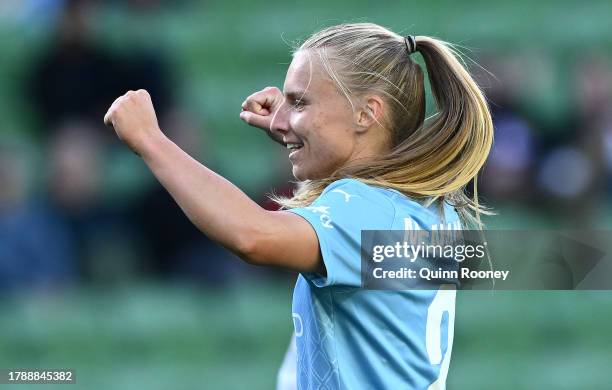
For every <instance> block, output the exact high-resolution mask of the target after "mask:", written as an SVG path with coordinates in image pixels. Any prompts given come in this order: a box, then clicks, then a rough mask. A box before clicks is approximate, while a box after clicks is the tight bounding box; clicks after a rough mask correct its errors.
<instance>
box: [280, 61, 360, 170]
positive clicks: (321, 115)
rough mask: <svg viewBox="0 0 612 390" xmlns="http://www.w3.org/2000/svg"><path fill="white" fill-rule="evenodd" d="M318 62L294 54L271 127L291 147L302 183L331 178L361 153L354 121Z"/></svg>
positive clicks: (291, 153)
mask: <svg viewBox="0 0 612 390" xmlns="http://www.w3.org/2000/svg"><path fill="white" fill-rule="evenodd" d="M317 57H318V56H316V55H313V54H312V53H308V52H306V51H299V52H297V53H296V54H295V56H294V58H293V61H292V62H291V65H290V66H289V69H288V71H287V76H286V78H285V85H284V94H285V102H284V103H283V105H282V106H281V107H280V108H279V110H278V111H277V112H276V114H275V117H274V119H273V121H272V124H271V127H272V129H273V130H275V131H278V132H280V133H281V134H282V135H283V141H284V142H285V143H287V144H288V147H289V148H290V149H289V152H290V153H289V160H290V161H291V164H292V166H293V175H294V176H295V178H296V179H298V180H306V179H321V178H325V177H328V176H330V175H331V174H332V173H333V172H334V171H335V170H336V169H338V168H340V167H343V166H345V165H346V164H347V163H348V162H349V161H351V160H352V159H354V158H355V157H357V156H358V155H359V154H360V152H361V148H360V147H359V143H360V142H359V139H358V138H359V136H358V132H357V131H356V129H357V122H356V121H355V118H356V116H355V114H354V113H353V110H352V108H351V106H350V104H349V102H348V100H347V99H346V97H345V96H344V95H343V94H342V93H341V92H340V91H339V90H338V88H337V87H336V85H335V83H334V82H333V80H332V79H331V78H330V77H329V76H328V75H327V73H326V72H325V71H324V70H323V69H322V67H321V65H320V64H319V62H318V60H317Z"/></svg>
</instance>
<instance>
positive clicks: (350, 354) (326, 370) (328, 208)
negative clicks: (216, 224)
mask: <svg viewBox="0 0 612 390" xmlns="http://www.w3.org/2000/svg"><path fill="white" fill-rule="evenodd" d="M290 211H291V212H293V213H295V214H297V215H300V216H302V217H303V218H305V219H306V220H307V221H308V222H309V223H310V224H311V225H312V227H313V228H314V230H315V231H316V234H317V236H318V239H319V245H320V248H321V253H322V257H323V262H324V263H325V268H326V270H327V273H326V275H325V276H323V275H319V274H300V275H299V277H298V280H297V283H296V286H295V290H294V295H293V322H294V326H295V336H296V343H297V356H298V362H297V382H298V388H299V389H304V390H305V389H329V390H331V389H351V390H354V389H376V390H381V389H394V390H397V389H427V388H432V389H433V388H437V389H443V388H444V380H445V375H442V376H443V377H442V378H439V377H440V373H441V368H442V367H443V365H444V363H443V361H444V360H445V359H444V358H447V359H446V360H448V358H450V353H451V348H452V329H451V328H450V327H451V326H452V324H453V323H454V293H455V291H454V290H453V291H452V296H448V295H443V296H441V297H440V299H438V300H437V301H436V302H437V303H438V304H437V305H435V307H437V308H440V307H442V308H443V310H445V311H443V312H441V313H442V314H441V316H440V317H439V318H438V317H435V316H434V317H432V318H438V320H437V322H435V321H434V323H432V324H429V325H428V324H427V320H428V310H429V309H430V306H432V302H433V301H434V298H435V297H436V294H437V293H438V291H436V290H398V291H391V290H366V289H363V288H362V287H361V273H360V271H361V258H360V244H361V243H360V241H361V230H398V229H399V230H403V229H405V228H410V229H422V230H431V229H457V228H459V227H460V223H459V218H458V216H457V214H456V212H455V211H454V210H453V208H452V207H450V206H445V211H444V212H445V219H444V222H445V224H444V225H442V221H443V220H442V218H441V216H440V215H439V214H438V210H437V208H436V207H435V206H432V207H430V208H425V207H423V206H422V205H420V204H419V203H417V202H415V201H412V200H410V199H409V198H407V197H406V196H404V195H402V194H401V193H399V192H397V191H394V190H389V189H383V188H378V187H373V186H369V185H366V184H364V183H362V182H360V181H358V180H354V179H343V180H338V181H336V182H334V183H332V184H331V185H329V186H328V187H327V188H326V189H325V191H324V192H323V193H322V194H321V196H320V197H319V198H317V199H316V200H315V201H314V202H313V203H312V204H311V205H310V206H308V207H302V208H296V209H292V210H290ZM449 292H450V291H446V292H445V293H449ZM442 298H443V299H446V300H449V299H450V301H447V302H446V306H444V305H445V304H444V302H443V301H442ZM439 303H442V306H440V305H439ZM448 305H450V306H448ZM445 307H446V309H444V308H445ZM430 311H431V310H430ZM431 315H432V314H431V313H430V316H431ZM428 326H429V327H428ZM431 329H433V333H432V334H433V335H434V336H435V337H430V339H431V340H435V339H437V340H438V343H439V347H438V350H439V351H440V352H441V356H439V357H440V358H438V359H436V358H435V356H434V355H435V353H434V354H433V355H432V352H431V351H430V352H429V353H428V350H427V345H426V333H427V332H428V331H431ZM431 340H430V343H431ZM434 349H435V348H434ZM432 356H433V360H435V361H434V362H433V364H432ZM446 367H448V361H447V362H446ZM446 369H447V368H446ZM436 381H437V382H436ZM434 382H436V385H434V386H431V385H432V383H434ZM430 386H431V387H430Z"/></svg>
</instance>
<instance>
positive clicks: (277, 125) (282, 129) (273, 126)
mask: <svg viewBox="0 0 612 390" xmlns="http://www.w3.org/2000/svg"><path fill="white" fill-rule="evenodd" d="M270 130H271V131H272V132H278V133H281V134H284V133H286V132H288V131H289V109H288V104H287V100H286V99H285V100H283V103H282V104H281V105H280V107H279V108H278V110H276V112H275V113H274V115H273V116H272V121H271V122H270Z"/></svg>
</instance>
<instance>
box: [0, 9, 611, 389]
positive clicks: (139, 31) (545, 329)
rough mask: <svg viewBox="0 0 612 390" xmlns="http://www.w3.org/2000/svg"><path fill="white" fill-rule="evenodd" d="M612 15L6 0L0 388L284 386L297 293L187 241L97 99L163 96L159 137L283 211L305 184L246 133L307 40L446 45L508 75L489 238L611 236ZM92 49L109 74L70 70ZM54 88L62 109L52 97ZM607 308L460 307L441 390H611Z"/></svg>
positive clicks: (515, 303)
mask: <svg viewBox="0 0 612 390" xmlns="http://www.w3.org/2000/svg"><path fill="white" fill-rule="evenodd" d="M610 15H612V3H610V2H609V1H589V2H578V1H557V2H534V1H524V0H521V1H512V2H511V1H504V2H485V1H464V2H454V1H429V2H385V3H381V2H365V1H351V2H347V1H337V2H329V1H320V0H316V1H308V2H296V3H287V2H277V3H274V2H266V3H253V2H250V1H235V2H231V3H228V2H220V1H203V2H198V1H187V0H182V1H176V2H174V1H172V2H171V1H162V0H159V1H155V0H133V1H59V0H57V1H53V0H38V1H37V0H31V1H20V0H5V1H3V2H2V3H1V4H0V52H1V53H2V55H1V56H0V85H2V88H0V118H2V121H0V162H1V164H0V179H1V182H2V183H4V184H2V185H1V186H2V188H1V189H0V294H1V298H0V312H2V313H3V315H2V316H1V317H0V334H1V336H0V350H1V351H2V353H0V368H22V367H23V368H25V367H32V368H36V367H38V368H52V367H68V368H74V369H76V371H77V383H78V384H77V385H76V386H65V387H66V388H75V387H76V388H83V389H108V388H119V389H123V388H125V389H167V388H177V389H179V388H180V389H196V388H204V389H245V388H248V389H270V388H273V387H274V383H275V376H276V371H277V369H278V367H279V365H280V363H281V361H282V358H283V355H284V352H285V350H286V347H287V344H288V341H289V338H290V335H291V331H292V324H291V316H290V313H291V293H292V287H293V281H294V279H295V275H292V274H289V273H284V272H281V271H267V270H261V269H257V268H255V267H248V266H243V265H242V264H240V263H239V261H238V260H237V259H236V258H234V257H233V256H230V255H228V254H226V253H224V252H223V251H221V250H220V249H219V248H217V247H215V246H214V245H213V244H212V243H210V242H208V241H205V240H204V239H203V238H200V237H198V236H197V232H194V230H193V228H190V227H189V226H186V225H188V223H186V222H185V221H184V220H185V218H184V217H183V216H182V215H181V214H180V210H178V209H177V208H176V207H175V206H173V205H172V202H171V200H168V199H167V198H164V195H163V191H160V190H159V185H158V184H157V183H156V182H155V181H154V179H153V178H152V176H151V175H150V174H149V173H148V172H147V170H146V168H145V167H144V164H142V162H141V161H140V160H139V159H138V158H137V157H136V156H134V155H133V154H131V153H130V152H129V151H127V150H126V149H125V148H124V147H123V146H122V145H120V143H119V141H117V140H116V139H114V137H113V136H112V134H109V133H108V130H107V129H104V128H103V127H102V126H101V121H102V116H103V114H104V111H105V109H106V107H108V105H110V103H111V102H112V98H110V100H106V101H103V102H99V101H94V100H95V99H93V98H91V97H90V96H89V95H88V94H87V93H86V92H87V90H88V89H93V88H94V87H95V88H98V87H100V88H102V87H105V86H108V84H109V83H108V82H107V80H106V79H104V77H107V73H108V74H110V75H111V79H113V80H112V81H113V83H114V81H116V80H114V79H120V80H119V81H121V82H124V83H123V84H122V83H117V84H113V88H116V90H113V89H112V88H110V87H109V91H110V92H109V94H110V95H109V96H118V95H112V93H116V91H125V90H127V89H130V88H131V89H136V88H147V89H149V90H153V91H158V92H159V93H158V94H153V99H154V101H155V102H156V105H157V104H158V103H159V106H160V108H161V107H164V108H163V110H162V112H164V113H165V114H162V115H161V118H160V120H161V121H162V128H163V129H164V131H166V132H167V133H168V134H169V136H171V137H172V138H173V139H174V140H175V141H176V142H177V143H178V144H179V145H181V146H183V147H184V148H185V149H187V150H189V151H190V153H192V154H193V155H195V156H197V157H198V158H199V159H200V160H201V161H203V162H205V163H206V164H207V165H208V166H210V167H212V168H213V169H215V170H216V171H217V172H219V173H221V174H222V175H224V176H226V177H227V178H229V179H230V180H232V181H233V182H234V183H236V184H237V185H238V186H239V187H240V188H242V189H244V190H245V192H247V193H248V194H249V195H250V196H252V197H253V198H254V199H256V200H258V201H259V202H260V203H262V205H265V206H266V207H268V206H269V205H268V204H267V203H266V201H265V194H266V193H267V192H269V191H271V190H272V189H275V190H277V191H284V190H286V187H287V185H286V183H287V182H288V181H289V180H290V179H291V177H290V171H289V168H288V164H287V161H286V156H285V151H284V150H283V149H282V148H280V147H279V146H278V145H275V144H273V143H272V142H270V141H269V140H268V139H267V138H266V137H265V135H263V134H262V133H261V132H260V131H258V130H255V129H252V128H249V127H248V126H246V125H244V124H243V123H242V122H241V121H240V120H239V119H238V113H239V111H240V104H241V102H242V101H243V100H244V98H245V97H246V96H248V95H249V94H251V93H253V92H254V91H256V90H259V89H261V88H263V87H265V86H268V85H275V86H279V87H282V83H283V80H284V74H285V71H286V68H287V66H288V64H289V62H290V61H291V56H290V50H291V46H292V42H295V41H299V40H300V39H303V38H305V37H307V36H308V34H310V33H311V32H313V31H315V30H317V29H319V28H322V27H324V26H328V25H332V24H337V23H341V22H348V21H371V22H375V23H379V24H381V25H384V26H386V27H389V28H391V29H393V30H394V31H397V32H402V33H405V34H414V35H431V36H436V37H439V38H441V39H444V40H448V41H450V42H453V43H457V44H459V45H462V47H463V48H464V49H463V50H464V51H465V53H466V54H468V55H469V56H470V57H471V58H473V59H474V60H475V61H476V62H478V63H480V64H481V65H482V66H484V67H485V68H486V69H487V70H488V71H489V72H491V73H492V74H493V75H494V76H492V75H490V74H488V73H487V72H485V71H484V70H483V69H481V68H478V67H477V66H474V65H473V64H472V65H471V66H470V70H471V71H472V72H473V74H474V75H475V77H476V78H477V79H478V81H479V82H480V84H481V85H482V86H483V88H484V90H485V93H487V95H488V96H489V98H490V100H491V104H492V109H493V111H494V119H495V121H496V137H497V141H496V149H495V150H494V152H493V154H492V156H491V160H490V163H489V164H488V165H487V167H486V169H485V172H484V173H483V176H482V181H481V189H482V191H483V194H484V199H485V201H486V203H487V204H489V205H490V206H491V207H492V208H494V209H495V210H496V211H497V213H498V215H497V216H496V217H493V218H490V219H489V220H488V224H489V226H490V227H493V228H521V229H538V228H556V227H568V226H569V227H572V228H595V227H598V228H603V229H605V228H607V227H609V226H610V224H611V222H612V210H611V201H610V192H611V191H610V190H611V188H612V187H611V186H610V171H611V167H612V115H611V109H610V108H611V107H612V92H611V91H612V81H611V80H612V76H611V75H612V66H611V63H612V62H611V59H610V58H611V56H612V24H611V23H610V22H609V19H610ZM75 42H77V43H75ZM73 45H77V46H73ZM79 45H81V46H79ZM82 46H86V47H89V48H95V50H94V52H95V53H98V54H97V55H100V56H103V57H104V60H100V61H99V62H95V65H91V64H90V63H89V62H86V61H85V65H83V62H82V59H79V58H78V56H77V55H75V57H77V59H76V60H75V59H74V58H73V56H72V55H71V53H74V52H78V51H77V50H74V51H72V50H71V48H73V47H79V50H81V49H80V48H82ZM62 47H63V48H64V49H63V50H64V51H62V49H61V48H62ZM66 48H68V50H67V51H66ZM50 53H63V54H61V55H59V57H54V54H50ZM66 53H68V54H66ZM89 53H90V54H88V55H89V57H88V58H92V57H95V56H92V55H91V52H89ZM100 53H103V54H100ZM58 58H60V59H59V60H58ZM96 58H97V57H96ZM53 61H55V62H54V64H55V66H50V65H49V63H51V62H53ZM105 61H106V62H105ZM41 64H46V65H44V66H43V65H41ZM62 64H69V66H70V67H68V65H66V66H65V67H64V65H62ZM88 64H89V65H88ZM104 64H108V66H107V65H104ZM470 64H471V63H470V62H469V61H468V65H470ZM110 68H112V69H113V71H110V72H108V70H109V69H110ZM65 69H77V70H79V71H80V70H81V69H85V70H86V71H83V72H82V73H78V72H77V73H78V74H79V77H80V78H79V77H76V76H75V77H72V76H73V75H72V74H68V75H66V73H70V72H68V71H65ZM92 69H96V70H97V71H98V72H99V73H96V72H93V71H92ZM114 69H117V73H113V72H114ZM126 69H128V70H127V71H126ZM87 72H89V73H87ZM92 72H93V73H92ZM92 74H93V76H92ZM84 75H85V76H84ZM126 75H127V76H126ZM113 76H114V77H113ZM54 80H55V81H57V80H59V81H58V83H59V85H60V87H61V88H59V87H57V86H55V87H54V88H55V90H58V89H60V90H63V91H61V92H63V94H62V93H59V92H58V93H57V94H53V93H52V94H49V95H48V96H47V95H46V92H48V91H49V89H50V88H51V87H49V86H48V84H47V83H50V82H53V81H54ZM160 80H161V81H160ZM64 81H65V84H64ZM162 81H163V82H162ZM52 85H55V84H52ZM64 89H65V90H64ZM45 91H46V92H45ZM94 92H95V90H94ZM119 93H122V92H119ZM71 96H74V99H77V100H78V98H77V96H79V97H81V99H83V101H84V102H85V101H87V99H92V102H91V104H90V105H88V106H85V105H84V106H79V105H78V104H77V105H75V104H74V103H75V102H74V101H70V100H71ZM62 99H67V100H66V101H63V100H62ZM77 103H78V102H77ZM66 106H70V107H72V108H71V110H68V109H67V110H66V111H65V112H64V111H62V112H58V108H57V107H66ZM429 107H430V111H431V110H433V108H432V106H431V104H430V105H429ZM81 137H83V138H81ZM66 145H68V146H66ZM71 148H72V149H71ZM78 150H81V151H82V150H86V151H88V152H87V153H80V154H79V152H78ZM75 166H76V167H78V166H84V167H86V168H90V169H88V170H84V171H81V170H78V169H76V168H75ZM54 183H55V184H54ZM57 183H60V184H57ZM162 210H163V212H162ZM158 211H159V213H158ZM190 229H191V230H190ZM75 232H76V233H75ZM176 232H178V233H176ZM176 243H180V245H179V244H176ZM162 254H163V256H162ZM611 305H612V294H610V293H609V292H607V291H602V292H462V293H460V294H459V296H458V302H457V311H456V313H457V314H456V329H455V343H454V348H453V359H452V360H451V368H450V373H449V377H448V388H449V389H541V388H555V389H608V388H610V382H611V381H612V376H611V375H610V372H609V367H610V365H611V364H612V335H611V333H610V329H612V311H611V310H609V307H611ZM3 386H4V387H8V386H7V385H0V388H2V387H3ZM30 387H31V388H38V387H37V386H26V385H22V386H21V387H20V388H24V389H27V388H30ZM54 387H60V386H50V388H54Z"/></svg>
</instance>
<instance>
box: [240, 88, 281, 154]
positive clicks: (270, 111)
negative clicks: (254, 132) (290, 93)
mask: <svg viewBox="0 0 612 390" xmlns="http://www.w3.org/2000/svg"><path fill="white" fill-rule="evenodd" d="M284 100H285V97H284V96H283V93H282V92H281V90H280V89H278V88H276V87H266V88H264V89H262V90H261V91H259V92H255V93H254V94H252V95H251V96H249V97H247V98H246V100H245V101H244V102H243V103H242V112H241V113H240V119H242V120H243V121H245V122H246V123H248V124H249V125H251V126H255V127H258V128H260V129H262V130H265V131H266V133H267V134H268V135H269V136H270V138H272V139H273V140H274V141H276V142H278V143H280V144H282V145H285V143H284V142H283V135H282V134H280V133H279V132H277V131H275V130H273V129H271V128H270V125H271V124H272V120H273V118H274V116H275V115H276V113H277V111H278V109H279V108H280V107H281V106H282V104H283V102H284Z"/></svg>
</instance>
